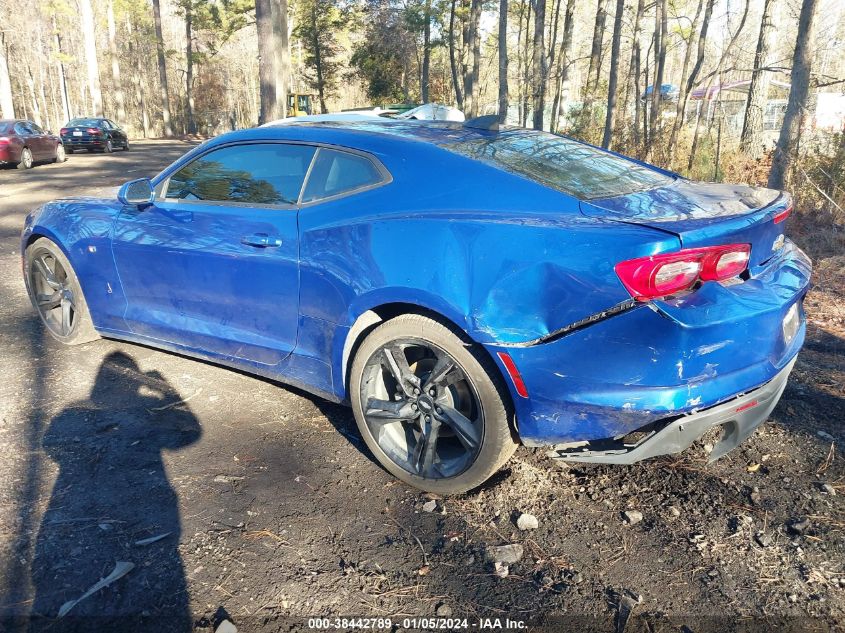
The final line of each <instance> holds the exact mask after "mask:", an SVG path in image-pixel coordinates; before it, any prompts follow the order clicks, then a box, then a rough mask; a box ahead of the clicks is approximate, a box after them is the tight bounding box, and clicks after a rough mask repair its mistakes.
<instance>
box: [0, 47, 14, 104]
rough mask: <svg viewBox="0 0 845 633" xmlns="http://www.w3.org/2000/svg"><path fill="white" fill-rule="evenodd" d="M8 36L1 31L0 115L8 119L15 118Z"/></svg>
mask: <svg viewBox="0 0 845 633" xmlns="http://www.w3.org/2000/svg"><path fill="white" fill-rule="evenodd" d="M7 60H8V52H7V51H6V38H5V36H4V35H3V32H2V31H0V115H2V116H3V118H6V119H14V118H15V103H14V101H13V99H12V78H11V77H10V75H9V62H8V61H7Z"/></svg>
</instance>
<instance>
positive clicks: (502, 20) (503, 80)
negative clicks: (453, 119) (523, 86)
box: [499, 0, 508, 123]
mask: <svg viewBox="0 0 845 633" xmlns="http://www.w3.org/2000/svg"><path fill="white" fill-rule="evenodd" d="M507 118H508V0H499V121H501V122H502V123H505V122H506V121H507Z"/></svg>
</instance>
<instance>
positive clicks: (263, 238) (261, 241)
mask: <svg viewBox="0 0 845 633" xmlns="http://www.w3.org/2000/svg"><path fill="white" fill-rule="evenodd" d="M241 244H246V245H247V246H257V247H258V248H278V247H279V246H281V245H282V240H281V238H279V237H276V236H274V235H267V234H266V233H253V234H252V235H244V236H243V237H242V238H241Z"/></svg>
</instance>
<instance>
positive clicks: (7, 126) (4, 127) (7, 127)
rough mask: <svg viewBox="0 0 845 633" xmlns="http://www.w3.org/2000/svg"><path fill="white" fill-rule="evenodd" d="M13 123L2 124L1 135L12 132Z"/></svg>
mask: <svg viewBox="0 0 845 633" xmlns="http://www.w3.org/2000/svg"><path fill="white" fill-rule="evenodd" d="M12 125H13V124H12V123H0V134H8V133H9V132H11V131H12Z"/></svg>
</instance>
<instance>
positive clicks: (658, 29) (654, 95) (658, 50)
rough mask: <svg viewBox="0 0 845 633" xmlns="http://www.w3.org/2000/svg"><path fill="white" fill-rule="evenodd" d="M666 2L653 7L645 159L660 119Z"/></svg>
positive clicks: (650, 150) (664, 0)
mask: <svg viewBox="0 0 845 633" xmlns="http://www.w3.org/2000/svg"><path fill="white" fill-rule="evenodd" d="M666 10H667V7H666V0H657V2H656V3H655V5H654V84H653V85H652V88H651V112H650V113H649V121H648V127H649V136H650V138H649V139H648V143H647V145H646V157H647V158H648V157H650V156H651V154H652V152H653V151H654V139H655V138H656V136H657V122H658V120H659V118H660V110H661V107H660V106H661V99H662V96H663V93H662V92H661V86H662V85H663V72H664V70H665V69H666V35H667V17H666Z"/></svg>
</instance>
